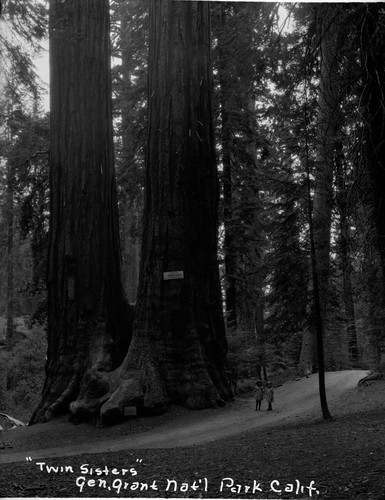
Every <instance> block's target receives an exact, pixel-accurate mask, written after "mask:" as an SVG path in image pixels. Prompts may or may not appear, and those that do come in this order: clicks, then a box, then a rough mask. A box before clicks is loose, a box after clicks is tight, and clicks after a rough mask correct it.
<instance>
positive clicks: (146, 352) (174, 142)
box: [79, 0, 231, 423]
mask: <svg viewBox="0 0 385 500" xmlns="http://www.w3.org/2000/svg"><path fill="white" fill-rule="evenodd" d="M209 34H210V27H209V10H208V5H207V3H206V2H174V1H171V0H152V1H150V52H149V130H148V134H149V136H148V150H147V166H146V189H145V213H144V233H143V240H142V250H141V256H142V260H141V269H140V278H139V289H138V298H137V306H136V320H135V325H134V333H133V340H132V343H131V345H130V348H129V351H128V354H127V357H126V359H125V361H124V363H123V364H122V366H121V367H120V369H119V370H118V371H117V372H116V379H115V380H113V381H110V387H111V391H110V395H109V398H108V400H106V402H104V404H103V406H102V407H101V415H100V416H101V422H102V423H110V422H112V421H115V420H117V419H119V418H121V417H122V414H123V413H124V406H137V407H138V411H140V412H143V413H154V412H158V411H163V410H165V409H166V406H167V404H169V403H179V404H183V405H185V406H187V407H190V408H196V409H199V408H205V407H210V406H215V405H220V404H224V401H225V400H226V399H229V398H230V397H231V392H230V389H229V386H228V382H227V379H226V377H225V372H224V362H225V357H226V351H227V345H226V339H225V331H224V322H223V315H222V302H221V294H220V284H219V274H218V265H217V203H218V180H217V172H216V162H215V150H214V138H213V125H212V111H211V71H210V67H211V66H210V36H209ZM170 271H183V273H184V277H183V279H172V280H165V279H164V275H163V273H165V272H170ZM81 398H83V400H84V401H85V402H86V401H87V398H88V395H87V394H86V393H84V394H82V395H81ZM79 404H82V402H81V400H80V401H79Z"/></svg>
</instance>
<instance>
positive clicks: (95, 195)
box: [31, 0, 130, 423]
mask: <svg viewBox="0 0 385 500" xmlns="http://www.w3.org/2000/svg"><path fill="white" fill-rule="evenodd" d="M108 9H109V5H108V1H107V0H97V1H94V0H67V1H65V2H61V1H59V0H51V2H50V66H51V88H50V92H51V144H50V152H51V159H50V162H51V164H50V188H51V200H50V239H49V255H48V358H47V363H46V380H45V384H44V389H43V396H42V401H41V402H40V404H39V406H38V408H37V409H36V411H35V413H34V415H33V416H32V420H31V422H32V423H35V422H42V421H46V420H49V419H50V418H51V417H52V416H54V415H55V414H58V413H62V412H66V411H68V407H69V404H70V403H71V402H72V401H74V400H75V399H76V398H77V396H78V394H79V392H80V391H81V388H82V384H84V380H88V378H89V377H88V375H86V372H87V371H88V370H91V371H100V372H101V371H110V370H113V369H115V368H116V367H117V366H119V364H120V363H121V362H122V360H123V359H124V356H125V353H126V352H127V348H128V344H129V341H130V314H129V309H128V306H127V304H126V301H125V299H124V293H123V290H122V285H121V280H120V251H119V239H118V238H119V236H118V235H119V232H118V215H117V199H116V186H115V174H114V166H113V147H112V119H111V116H112V115H111V87H110V53H109V11H108ZM107 390H108V387H107V386H106V384H104V385H103V384H101V385H99V386H97V387H94V392H95V393H97V395H99V394H100V393H103V392H106V391H107Z"/></svg>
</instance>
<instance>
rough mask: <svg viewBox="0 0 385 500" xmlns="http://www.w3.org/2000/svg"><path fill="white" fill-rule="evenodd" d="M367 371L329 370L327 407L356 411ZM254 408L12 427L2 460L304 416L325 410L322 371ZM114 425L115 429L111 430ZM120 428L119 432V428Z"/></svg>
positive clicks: (192, 438)
mask: <svg viewBox="0 0 385 500" xmlns="http://www.w3.org/2000/svg"><path fill="white" fill-rule="evenodd" d="M366 375H367V372H366V371H362V370H348V371H340V372H330V373H327V374H326V389H327V398H328V402H329V407H330V408H331V409H332V413H333V409H334V410H335V409H337V410H338V411H339V412H341V411H342V412H343V411H344V407H346V406H349V411H354V408H352V405H353V406H354V404H355V399H354V397H353V398H352V397H350V396H351V395H352V394H353V393H354V391H355V390H356V389H355V388H356V387H357V382H358V381H359V380H360V379H361V378H363V377H364V376H366ZM265 410H266V404H265V405H263V406H262V411H259V412H256V411H254V400H253V399H252V398H238V399H237V400H236V401H235V402H234V403H232V404H231V405H228V406H227V407H225V408H221V409H216V410H204V411H202V412H191V411H190V412H184V413H183V414H182V415H181V417H180V418H177V419H174V420H172V421H168V420H167V418H166V419H165V421H163V422H162V419H159V422H156V423H159V425H158V426H156V427H153V428H151V429H149V430H144V431H139V432H138V429H136V428H135V422H133V423H132V431H133V432H132V433H131V428H130V431H129V430H128V429H129V426H131V424H128V423H125V424H124V425H123V427H122V426H119V427H116V428H115V429H113V428H110V429H98V430H95V429H94V428H93V429H91V428H90V426H83V425H82V426H73V425H72V424H69V423H68V422H64V421H62V422H59V423H57V422H56V423H55V422H54V423H48V424H40V425H36V426H33V427H26V428H19V429H15V430H12V431H9V432H8V435H7V439H9V440H10V441H11V443H12V445H13V448H11V449H6V450H0V463H12V462H19V461H25V460H26V457H31V458H32V459H33V460H35V459H37V458H48V457H64V456H73V455H81V454H83V453H106V452H109V451H121V450H132V449H144V448H152V449H155V448H176V447H187V446H194V445H199V444H203V443H207V442H210V441H215V440H218V439H222V438H226V437H228V436H233V435H235V434H240V433H242V432H246V431H250V430H253V429H261V428H263V427H270V426H275V425H279V424H289V423H295V422H296V421H298V422H300V421H303V420H304V419H310V418H316V417H320V416H321V409H320V403H319V394H318V375H317V374H314V375H312V376H311V377H309V378H303V379H300V380H297V381H292V382H287V383H286V384H284V385H283V386H281V387H278V388H276V390H275V403H274V405H273V411H272V412H267V411H265ZM111 429H112V430H111ZM117 431H119V432H117Z"/></svg>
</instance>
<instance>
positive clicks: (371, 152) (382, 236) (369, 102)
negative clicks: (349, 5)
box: [361, 3, 385, 289]
mask: <svg viewBox="0 0 385 500" xmlns="http://www.w3.org/2000/svg"><path fill="white" fill-rule="evenodd" d="M381 10H382V5H381V4H379V3H374V4H372V5H370V4H369V5H368V6H367V7H366V8H365V11H364V16H365V18H364V21H363V26H362V35H363V36H362V38H361V40H362V46H361V64H362V76H363V92H362V109H363V118H364V123H365V126H366V137H365V153H366V162H367V167H368V171H369V177H370V181H371V191H372V200H373V217H374V223H375V226H376V230H377V240H378V248H379V253H380V258H381V266H382V274H383V282H384V284H385V216H384V212H385V128H384V122H385V106H384V95H385V58H384V49H385V31H384V29H383V21H384V19H383V14H382V13H381ZM384 289H385V288H384Z"/></svg>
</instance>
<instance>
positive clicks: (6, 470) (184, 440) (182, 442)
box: [0, 371, 385, 500]
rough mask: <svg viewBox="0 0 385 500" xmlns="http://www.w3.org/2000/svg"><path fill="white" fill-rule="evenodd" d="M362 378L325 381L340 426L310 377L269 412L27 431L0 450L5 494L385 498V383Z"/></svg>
mask: <svg viewBox="0 0 385 500" xmlns="http://www.w3.org/2000/svg"><path fill="white" fill-rule="evenodd" d="M365 375H366V372H362V371H361V372H360V371H343V372H332V373H328V374H327V378H326V386H327V395H328V402H329V409H330V411H331V413H332V415H333V417H334V418H333V419H332V420H331V421H325V420H323V419H322V418H321V410H320V408H319V401H318V394H317V387H318V376H317V375H312V376H311V377H310V378H309V379H306V378H304V379H300V380H297V381H292V382H288V383H286V384H284V385H283V386H281V387H278V388H277V389H276V391H275V400H276V403H274V405H273V411H272V412H267V411H266V403H265V404H263V408H262V411H260V412H255V411H254V401H253V398H252V395H249V397H246V396H243V397H238V398H236V400H235V401H234V402H232V403H231V404H229V405H227V406H226V407H225V408H220V409H212V410H204V411H200V412H193V411H189V410H186V409H182V408H172V409H171V411H170V412H168V413H167V414H165V415H162V416H159V417H152V418H138V419H135V420H133V421H126V422H124V423H122V424H120V425H116V426H114V427H110V428H103V429H97V428H94V427H91V426H89V425H86V424H80V425H77V426H74V425H73V424H70V423H69V422H67V421H66V420H65V419H59V420H57V421H54V422H51V423H48V424H39V425H35V426H32V427H25V428H18V429H15V430H12V431H9V432H7V434H6V436H5V439H6V441H8V442H10V444H11V445H12V448H6V449H3V450H0V468H1V474H0V496H1V497H35V496H37V497H123V498H124V497H136V498H138V497H141V498H143V497H144V498H146V497H158V498H166V497H179V498H181V497H195V498H254V499H264V498H299V499H305V498H325V499H362V500H364V499H365V500H370V499H372V500H380V499H381V500H383V499H385V405H384V397H385V382H384V381H377V382H373V383H372V384H370V385H368V386H365V387H357V382H358V380H359V379H360V378H362V377H364V376H365ZM85 464H88V465H85ZM91 468H92V469H93V470H92V471H91ZM97 469H99V470H97Z"/></svg>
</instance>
